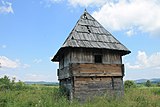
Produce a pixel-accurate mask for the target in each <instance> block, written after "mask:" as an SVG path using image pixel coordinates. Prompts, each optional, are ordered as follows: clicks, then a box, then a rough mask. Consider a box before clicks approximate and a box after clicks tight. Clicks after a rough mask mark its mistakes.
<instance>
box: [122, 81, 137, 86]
mask: <svg viewBox="0 0 160 107" xmlns="http://www.w3.org/2000/svg"><path fill="white" fill-rule="evenodd" d="M124 87H125V88H135V87H136V84H135V83H134V81H131V80H126V81H125V82H124Z"/></svg>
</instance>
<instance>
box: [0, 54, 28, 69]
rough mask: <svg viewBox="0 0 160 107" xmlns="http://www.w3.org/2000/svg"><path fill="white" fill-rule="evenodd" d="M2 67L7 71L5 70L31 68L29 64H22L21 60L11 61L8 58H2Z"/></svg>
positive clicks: (0, 64)
mask: <svg viewBox="0 0 160 107" xmlns="http://www.w3.org/2000/svg"><path fill="white" fill-rule="evenodd" d="M0 66H1V68H2V69H5V68H12V69H13V68H14V69H15V68H20V67H21V68H28V67H30V65H28V64H22V63H21V62H20V60H19V59H16V60H11V59H9V58H7V57H6V56H0Z"/></svg>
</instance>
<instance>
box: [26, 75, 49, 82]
mask: <svg viewBox="0 0 160 107" xmlns="http://www.w3.org/2000/svg"><path fill="white" fill-rule="evenodd" d="M49 77H50V76H49V75H48V76H47V75H40V74H26V75H25V76H24V81H47V80H48V78H49Z"/></svg>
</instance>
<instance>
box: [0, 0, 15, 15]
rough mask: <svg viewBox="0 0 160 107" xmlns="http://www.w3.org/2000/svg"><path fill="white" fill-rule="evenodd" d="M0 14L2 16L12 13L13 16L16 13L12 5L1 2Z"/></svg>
mask: <svg viewBox="0 0 160 107" xmlns="http://www.w3.org/2000/svg"><path fill="white" fill-rule="evenodd" d="M0 13H1V14H4V13H12V14H13V13H14V12H13V8H12V3H10V2H7V1H3V0H1V4H0Z"/></svg>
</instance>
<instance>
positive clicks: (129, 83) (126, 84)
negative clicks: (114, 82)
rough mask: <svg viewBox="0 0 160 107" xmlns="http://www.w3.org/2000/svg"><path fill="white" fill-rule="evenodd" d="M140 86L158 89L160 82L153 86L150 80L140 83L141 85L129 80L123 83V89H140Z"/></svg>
mask: <svg viewBox="0 0 160 107" xmlns="http://www.w3.org/2000/svg"><path fill="white" fill-rule="evenodd" d="M141 86H145V87H160V82H158V83H156V84H153V83H152V82H151V81H150V80H147V81H146V82H145V83H141V84H136V83H135V82H134V81H131V80H126V81H125V82H124V87H125V88H136V87H141Z"/></svg>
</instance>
